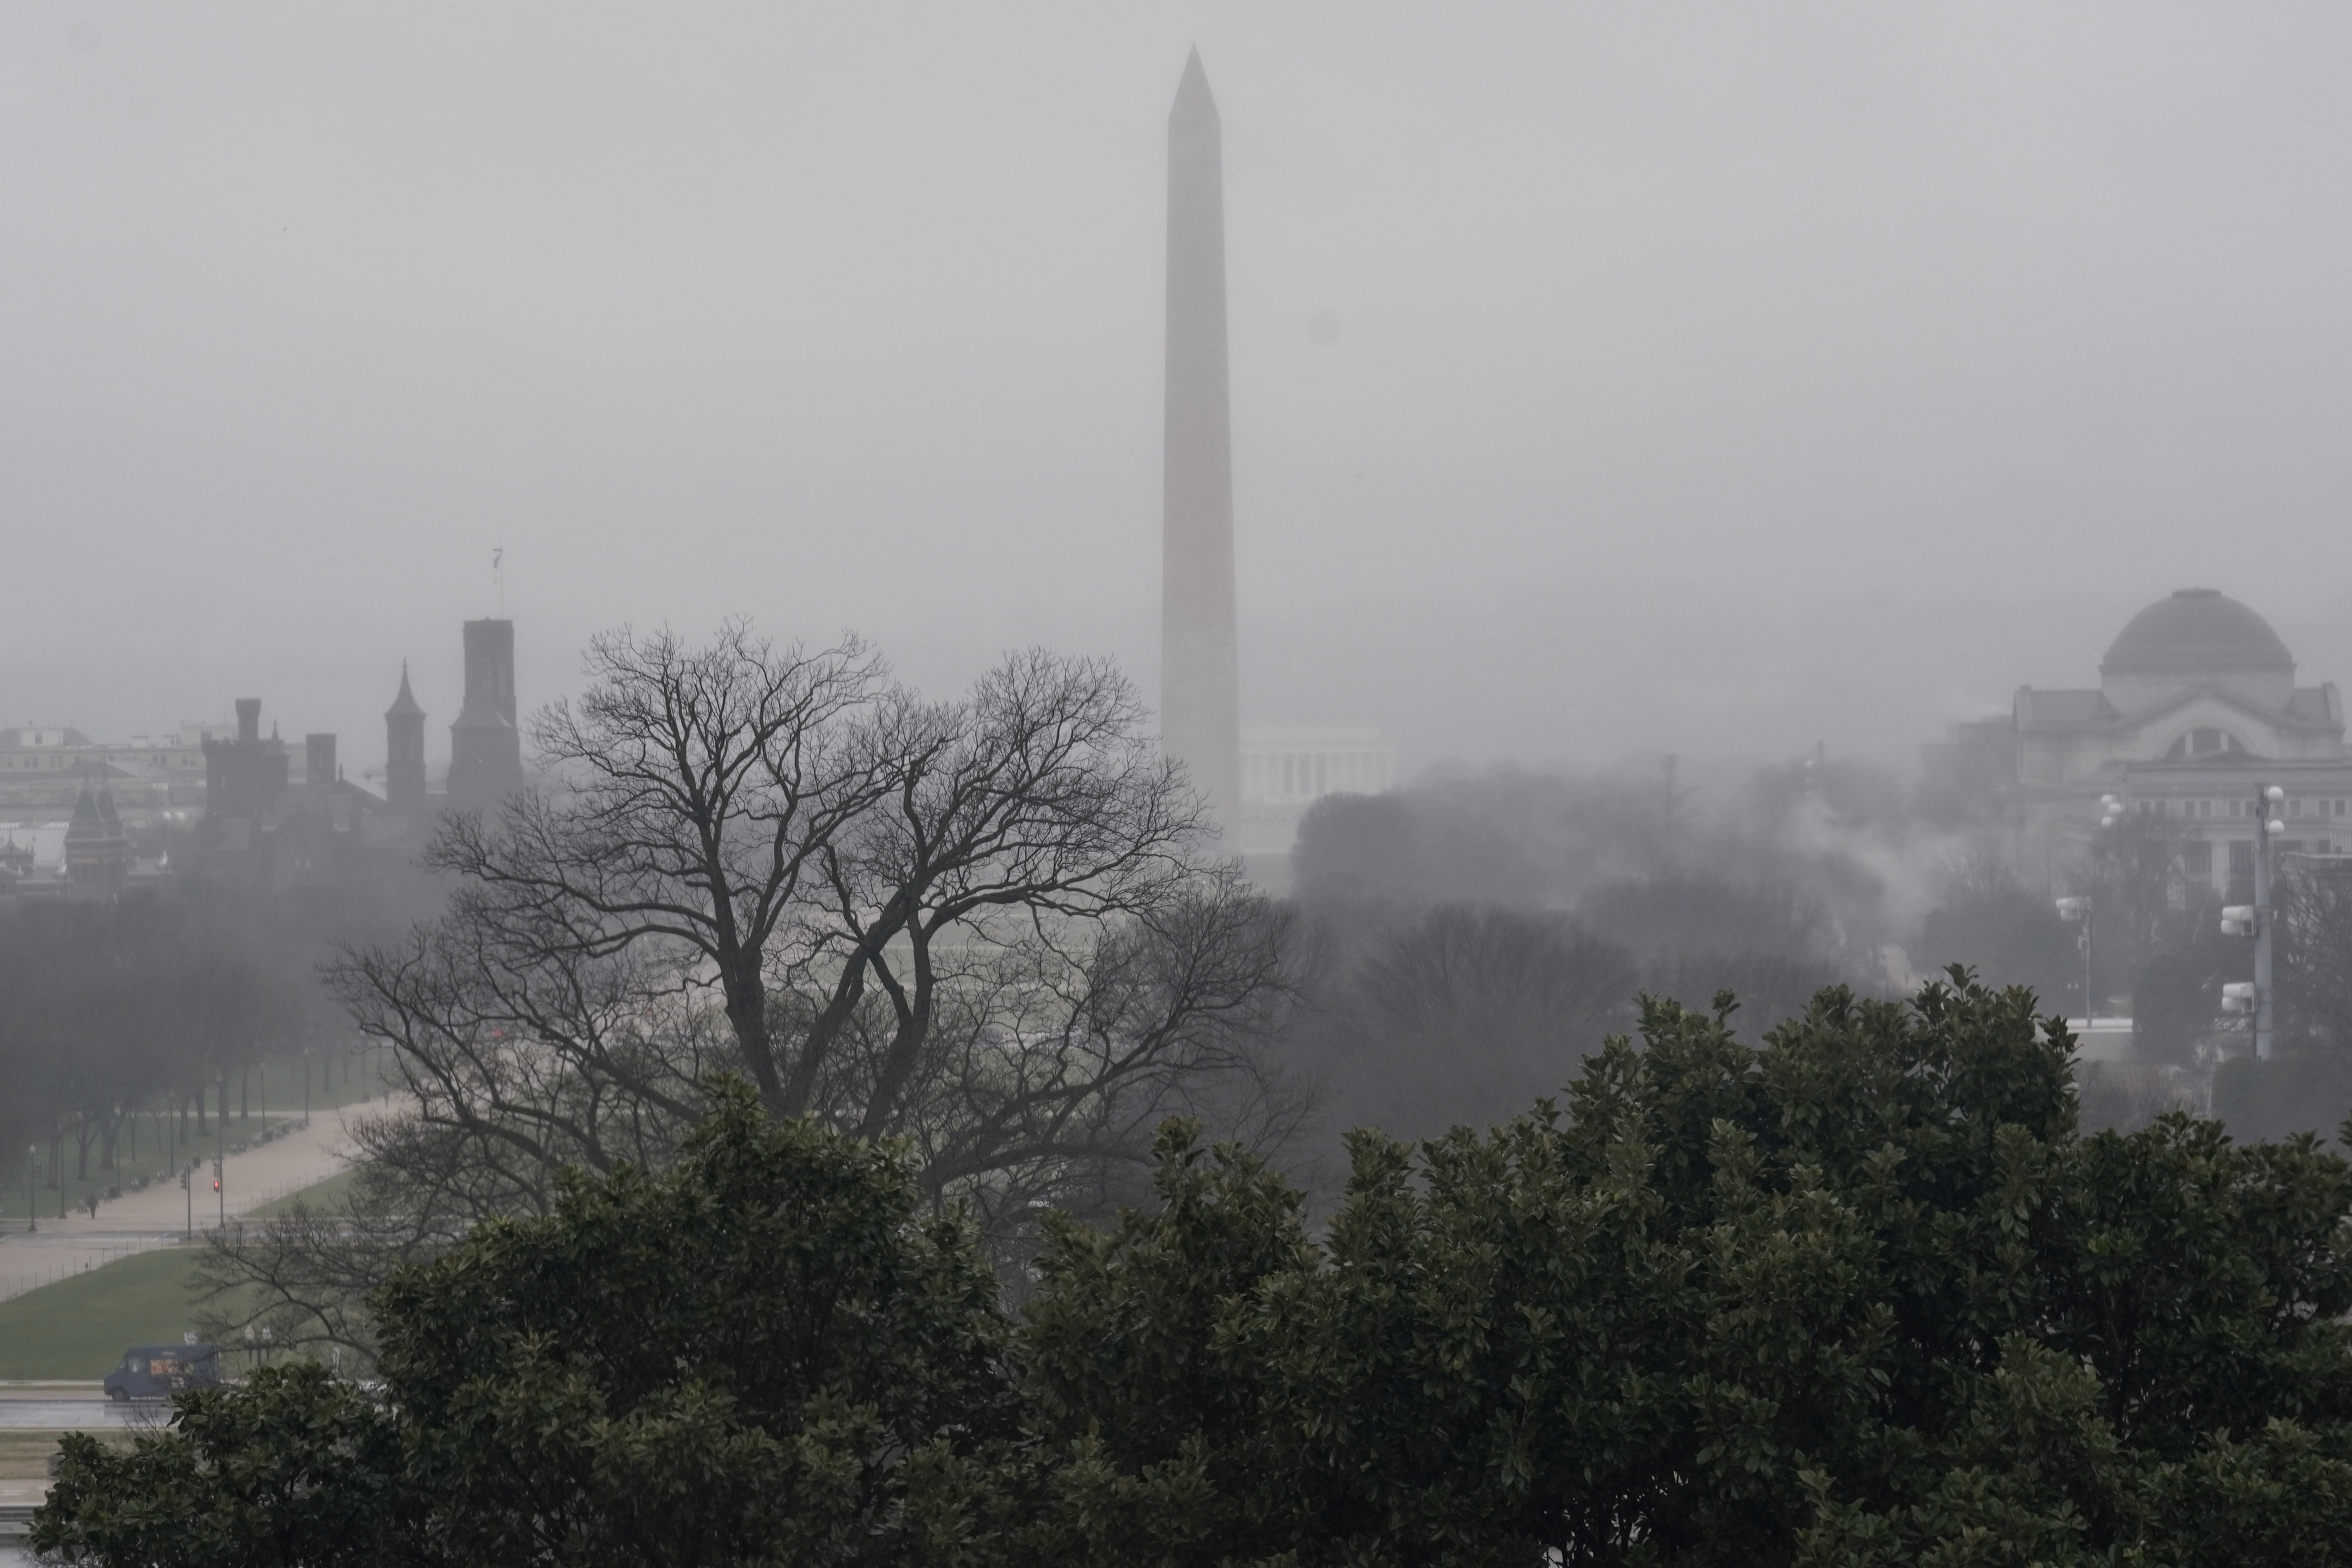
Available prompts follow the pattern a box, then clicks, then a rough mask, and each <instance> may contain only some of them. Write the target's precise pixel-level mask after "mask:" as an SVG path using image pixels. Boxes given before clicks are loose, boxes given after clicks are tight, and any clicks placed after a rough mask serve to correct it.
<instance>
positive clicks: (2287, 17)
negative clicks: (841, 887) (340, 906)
mask: <svg viewBox="0 0 2352 1568" xmlns="http://www.w3.org/2000/svg"><path fill="white" fill-rule="evenodd" d="M1194 42H1197V43H1198V44H1199V46H1200V47H1201V50H1202V56H1203V58H1204V60H1205V62H1206V64H1207V67H1208V69H1209V74H1210V79H1211V81H1212V83H1213V87H1214V89H1215V91H1216V93H1217V96H1218V99H1219V101H1220V104H1221V107H1222V109H1223V117H1224V125H1225V146H1226V161H1227V163H1226V182H1227V184H1226V189H1227V196H1228V203H1229V208H1228V215H1227V232H1228V236H1229V246H1230V256H1229V265H1230V269H1231V293H1232V303H1233V348H1232V353H1233V365H1234V410H1235V443H1234V444H1235V453H1236V458H1235V461H1236V489H1237V525H1236V526H1237V538H1238V551H1239V560H1240V571H1241V576H1242V587H1241V595H1242V613H1243V621H1244V677H1243V679H1244V707H1245V710H1247V716H1249V717H1252V718H1271V719H1314V718H1331V719H1357V718H1370V719H1374V720H1377V721H1380V722H1381V723H1383V724H1384V725H1386V726H1387V727H1388V728H1389V729H1390V730H1391V731H1392V732H1394V733H1395V734H1396V736H1397V738H1398V739H1399V741H1400V742H1402V744H1403V745H1404V747H1405V749H1406V752H1407V754H1408V757H1409V758H1412V759H1421V760H1425V759H1427V758H1430V757H1434V756H1438V755H1443V754H1447V753H1455V754H1460V755H1464V756H1469V757H1479V756H1500V755H1520V756H1526V757H1529V758H1541V759H1548V758H1557V757H1565V758H1570V759H1574V760H1583V761H1596V762H1597V761H1601V760H1604V759H1606V758H1608V757H1610V756H1612V755H1615V754H1618V753H1620V752H1626V751H1629V750H1633V749H1638V748H1646V747H1674V748H1676V749H1679V750H1682V751H1684V752H1687V753H1697V754H1705V753H1727V752H1740V753H1749V754H1758V755H1764V754H1772V753H1775V752H1793V751H1794V750H1797V749H1801V748H1803V747H1805V746H1808V745H1810V743H1811V740H1812V739H1814V738H1815V737H1816V736H1820V737H1822V738H1827V739H1829V740H1830V741H1831V742H1832V744H1833V745H1836V746H1841V747H1852V748H1865V749H1869V748H1875V749H1878V750H1881V751H1883V752H1887V753H1888V754H1897V753H1900V752H1903V751H1904V750H1906V749H1907V748H1908V747H1909V746H1911V745H1912V744H1914V743H1915V742H1917V741H1918V740H1921V739H1926V738H1929V737H1930V736H1932V735H1933V734H1934V733H1935V732H1936V731H1937V729H1938V727H1939V726H1940V725H1941V724H1942V723H1943V722H1944V721H1947V720H1948V719H1951V718H1955V717H1960V716H1965V715H1967V714H1969V713H1972V712H1975V711H1978V710H1981V709H1984V708H1986V707H1988V706H1991V707H1998V706H2000V704H2002V703H2004V702H2005V701H2006V700H2007V694H2008V692H2009V690H2010V689H2011V687H2013V686H2015V685H2016V684H2018V683H2019V682H2021V681H2032V682H2035V683H2039V684H2053V685H2063V684H2086V683H2088V682H2089V681H2090V680H2091V679H2093V678H2094V671H2093V668H2092V667H2093V666H2095V663H2096V660H2097V658H2098V655H2099V652H2100V650H2101V649H2102V648H2103V647H2104V646H2105V643H2106V641H2107V640H2108V638H2109V637H2111V636H2112V635H2113V632H2114V630H2115V628H2116V626H2117V625H2118V624H2119V623H2120V621H2121V619H2122V618H2123V616H2125V615H2126V614H2127V613H2128V612H2129V610H2130V609H2132V608H2133V607H2135V606H2136V605H2137V604H2138V603H2140V602H2142V601H2144V600H2147V599H2150V598H2153V597H2156V596H2158V595H2160V594H2162V593H2164V592H2166V591H2168V590H2169V589H2172V588H2175V587H2179V586H2182V585H2187V584H2211V585H2214V586H2219V587H2221V588H2223V589H2224V590H2226V591H2228V592H2231V593H2232V594H2234V595H2237V596H2239V597H2241V598H2243V599H2245V600H2247V601H2248V602H2250V603H2252V604H2253V605H2255V606H2256V607H2257V608H2260V609H2262V610H2263V611H2264V612H2265V613H2267V614H2269V615H2271V616H2273V619H2274V620H2275V621H2276V623H2277V624H2278V625H2279V626H2280V629H2281V631H2282V632H2283V633H2284V635H2285V636H2286V637H2287V638H2288V640H2289V642H2290V644H2291V645H2292V646H2293V647H2294V648H2295V650H2296V652H2297V653H2298V654H2299V655H2300V656H2301V657H2302V658H2303V661H2304V673H2305V679H2345V680H2347V681H2352V592H2347V589H2352V584H2347V576H2346V568H2347V536H2346V530H2345V527H2344V520H2345V505H2344V498H2345V496H2346V493H2347V479H2352V473H2347V465H2352V443H2347V440H2346V438H2345V434H2344V431H2345V428H2346V424H2347V413H2352V384H2347V374H2352V373H2347V366H2352V352H2348V351H2352V342H2347V337H2352V331H2347V329H2352V303H2348V302H2347V300H2352V290H2347V282H2346V280H2347V278H2352V203H2347V194H2352V182H2347V174H2352V169H2347V164H2352V94H2347V92H2345V91H2344V90H2343V87H2342V84H2343V82H2344V81H2345V80H2346V79H2347V76H2348V75H2352V70H2347V68H2352V10H2347V8H2346V7H2345V6H2343V5H2340V4H2339V5H2226V6H2224V5H2194V6H2191V5H2153V4H2148V3H2147V0H2131V3H2127V4H2124V3H2119V4H2072V5H2070V4H2053V3H2050V0H2033V3H2030V4H1992V3H1987V0H1967V3H1964V4H1940V5H1937V4H1921V5H1885V4H1878V3H1871V4H1849V5H1798V4H1782V5H1769V6H1757V5H1675V6H1659V5H1653V4H1625V5H1568V4H1560V3H1559V0H1547V3H1544V4H1534V5H1478V6H1434V5H1425V4H1420V5H1397V4H1385V5H1384V4H1370V3H1367V0H1346V3H1344V4H1342V3H1329V4H1306V3H1286V4H1280V5H1266V4H1264V3H1262V0H1261V3H1258V4H1251V5H1156V6H1140V7H1139V6H1107V5H1100V4H1098V3H1086V4H1076V3H1073V4H1066V5H1024V4H998V5H989V6H951V5H939V4H937V3H936V0H934V3H930V4H924V5H883V4H860V5H826V6H815V5H791V6H787V5H743V6H725V7H722V6H716V5H708V6H668V5H665V6H652V5H583V4H578V3H572V4H566V5H480V4H467V5H425V4H411V3H404V4H401V5H375V6H352V5H335V6H321V5H309V4H305V5H260V4H240V5H234V6H229V5H143V6H139V7H131V6H121V5H100V4H51V3H47V0H19V3H18V4H15V5H9V6H7V7H5V8H0V136H5V155H0V214H5V218H0V234H5V242H0V366H5V370H0V375H5V382H0V385H5V392H0V485H5V492H0V494H4V496H5V499H4V500H0V505H5V521H0V529H5V552H0V574H5V602H0V719H5V720H12V721H14V720H28V719H39V720H44V721H61V722H69V723H80V724H83V725H84V726H86V727H89V728H92V729H95V730H98V731H103V732H105V733H108V734H124V733H128V732H131V731H139V730H145V729H148V728H152V727H158V726H162V725H164V724H168V723H170V722H172V721H175V720H177V719H179V718H182V717H196V716H200V715H211V714H220V713H225V712H226V710H227V709H228V704H229V700H230V699H231V698H232V697H235V696H237V695H242V694H253V693H257V694H259V695H261V696H263V697H264V698H265V699H266V700H267V701H268V710H267V711H268V714H269V715H270V716H271V717H273V718H277V719H279V720H281V721H283V723H284V724H285V727H286V729H287V731H288V732H289V733H295V732H299V731H303V730H307V729H313V728H329V729H337V730H340V731H343V732H344V734H345V735H346V737H347V738H346V740H345V742H344V746H345V749H346V755H347V756H349V757H351V758H352V759H353V760H354V761H356V762H359V763H364V764H373V763H374V762H376V761H378V760H380V757H381V752H382V732H381V726H380V724H378V722H377V721H376V717H375V716H376V715H377V714H378V713H380V712H381V710H382V709H383V706H384V705H385V703H386V702H387V701H388V700H390V697H391V695H392V689H393V687H394V682H395V681H396V679H397V673H398V667H399V661H400V660H401V658H403V657H406V658H411V659H413V660H414V661H415V666H416V671H417V684H418V695H419V696H420V698H421V699H422V700H424V702H425V706H426V707H427V708H428V709H429V710H431V711H432V714H433V723H434V728H435V731H436V741H437V742H438V743H439V744H440V745H441V746H443V747H446V730H445V729H443V728H442V727H443V726H445V725H446V721H447V720H448V719H449V718H450V717H452V716H454V713H455V710H456V707H457V622H458V621H459V620H460V619H462V618H463V617H465V616H469V615H480V614H484V613H488V612H489V611H490V610H492V608H493V607H494V601H493V599H492V596H491V587H490V580H489V572H488V557H489V552H490V551H491V550H492V548H493V547H498V546H503V547H504V548H505V549H506V550H507V552H508V582H507V590H506V605H507V608H508V610H509V612H510V613H511V614H512V615H513V616H515V618H516V619H517V621H518V623H519V632H518V636H519V639H520V648H521V654H522V669H521V677H522V679H521V685H522V688H523V697H524V700H525V701H526V703H529V702H532V701H534V700H541V699H544V698H545V697H547V696H549V695H551V694H553V692H554V691H555V690H557V689H560V688H561V687H562V686H563V685H564V684H566V683H567V682H568V681H569V679H571V676H572V669H573V668H574V657H575V653H576V649H577V647H578V645H579V642H580V641H581V639H582V638H583V637H584V635H585V634H586V633H587V632H588V631H590V630H592V629H593V628H595V627H597V626H604V625H609V624H612V623H614V622H618V621H622V620H630V619H634V620H637V621H641V622H644V621H654V620H659V619H664V618H668V619H671V620H674V621H675V622H677V623H678V624H679V625H681V626H688V627H699V626H705V625H707V624H708V623H709V621H710V620H711V619H712V618H714V617H716V616H720V615H722V614H726V613H729V612H734V611H741V612H748V613H751V614H752V615H754V616H757V617H758V619H759V620H760V621H761V623H762V624H763V625H764V626H767V627H768V628H770V629H772V630H773V631H776V632H779V633H786V634H802V633H804V634H808V635H812V636H820V637H821V636H824V635H828V634H830V633H831V632H832V631H834V630H835V629H836V628H838V627H840V626H845V625H853V626H858V627H860V628H861V629H863V630H865V631H866V632H867V633H869V634H870V635H872V636H874V637H877V638H878V639H880V640H881V641H882V642H883V643H884V644H885V645H886V647H887V648H888V649H889V650H890V651H892V652H893V653H894V654H895V655H896V656H897V657H898V661H899V663H900V665H901V667H902V668H905V669H906V670H907V671H908V673H909V674H910V675H912V676H915V677H916V678H918V679H921V680H923V681H924V682H925V683H927V684H929V685H933V686H945V685H948V684H951V683H953V682H955V681H957V680H960V679H961V678H963V677H964V676H966V675H968V674H969V673H970V672H971V670H972V669H974V668H977V667H978V666H979V665H981V664H982V663H984V662H985V661H986V660H987V659H988V658H991V657H992V655H993V654H994V653H995V652H996V651H997V650H998V649H999V648H1001V647H1004V646H1007V645H1010V644H1015V643H1025V642H1032V641H1045V642H1050V643H1054V644H1057V645H1060V646H1064V647H1073V648H1085V649H1099V650H1106V651H1112V652H1116V653H1118V654H1120V655H1121V656H1122V657H1124V658H1127V659H1128V660H1129V663H1130V665H1131V667H1132V668H1134V669H1135V671H1136V673H1137V674H1138V676H1139V679H1143V680H1144V681H1145V682H1146V683H1147V687H1148V686H1149V684H1150V682H1151V681H1152V679H1154V675H1155V672H1154V670H1153V669H1152V668H1151V660H1152V658H1153V655H1154V650H1155V647H1156V636H1155V632H1154V626H1155V624H1156V623H1155V617H1156V614H1157V586H1156V581H1155V574H1156V569H1157V558H1158V530H1159V468H1160V450H1159V440H1160V424H1159V420H1160V300H1161V294H1160V290H1161V285H1162V279H1161V246H1162V240H1163V237H1162V225H1163V221H1164V210H1163V206H1162V203H1163V200H1164V184H1163V181H1164V173H1163V158H1164V137H1165V125H1166V110H1167V106H1168V100H1169V98H1170V95H1171V93H1172V91H1173V89H1174V87H1175V83H1176V79H1177V75H1178V72H1179V69H1180V68H1181V64H1182V61H1183V57H1184V51H1185V49H1186V47H1188V46H1189V45H1191V44H1192V43H1194ZM1318 312H1330V313H1333V314H1335V315H1336V316H1337V318H1338V320H1339V325H1340V331H1339V337H1338V339H1337V341H1335V342H1328V343H1318V342H1316V341H1314V340H1313V338H1312V337H1310V334H1309V331H1308V324H1309V322H1310V321H1311V320H1312V319H1313V318H1314V317H1315V316H1316V315H1317V314H1318Z"/></svg>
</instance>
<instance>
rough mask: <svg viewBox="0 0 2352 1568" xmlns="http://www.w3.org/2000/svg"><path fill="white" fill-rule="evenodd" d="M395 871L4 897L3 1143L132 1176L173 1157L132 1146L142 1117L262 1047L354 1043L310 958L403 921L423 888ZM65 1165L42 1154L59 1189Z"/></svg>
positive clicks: (178, 1107)
mask: <svg viewBox="0 0 2352 1568" xmlns="http://www.w3.org/2000/svg"><path fill="white" fill-rule="evenodd" d="M154 847H156V848H157V849H159V850H160V851H161V852H163V853H170V852H172V851H173V850H174V849H176V850H178V851H179V852H180V853H181V854H182V855H183V856H185V855H186V854H187V853H188V845H187V843H186V840H185V836H184V835H181V836H159V838H158V840H157V842H156V845H155V846H154ZM383 869H384V870H385V872H386V875H384V876H383V877H381V878H371V879H361V880H359V881H357V882H354V883H346V884H337V885H320V886H307V887H301V888H294V889H278V888H272V887H268V886H257V885H254V884H253V883H251V882H248V881H247V880H244V879H238V878H234V877H222V876H212V875H206V874H204V873H202V872H191V873H186V874H183V875H181V876H178V877H175V878H173V879H168V880H166V881H164V882H163V885H162V886H159V887H155V888H151V889H140V890H139V891H137V892H136V893H134V894H131V895H129V896H124V897H121V898H118V899H115V900H109V901H104V902H83V901H79V900H54V899H52V900H9V901H8V902H7V903H6V904H5V905H0V997H5V1005H0V1086H5V1092H0V1149H6V1150H9V1151H11V1152H14V1153H15V1154H16V1155H17V1156H18V1157H21V1155H22V1152H23V1151H24V1150H25V1149H26V1146H27V1145H28V1144H40V1145H43V1146H44V1147H46V1148H47V1149H49V1150H51V1151H52V1152H56V1151H62V1153H63V1156H64V1169H65V1170H67V1171H68V1172H70V1173H71V1174H72V1176H73V1179H75V1180H76V1181H89V1180H90V1179H92V1177H93V1175H94V1174H98V1173H114V1174H116V1175H117V1176H118V1177H119V1178H120V1181H121V1184H125V1185H127V1184H131V1183H132V1182H134V1181H136V1180H138V1179H139V1178H141V1177H142V1176H145V1175H147V1174H150V1173H154V1172H156V1171H159V1170H164V1169H167V1168H170V1167H172V1166H173V1165H175V1164H176V1163H177V1162H178V1159H179V1156H178V1155H177V1154H176V1153H175V1152H173V1151H171V1150H165V1149H158V1148H155V1147H153V1146H152V1142H151V1143H150V1144H149V1145H148V1146H145V1147H140V1148H137V1149H135V1151H134V1148H133V1146H132V1142H131V1141H132V1140H133V1139H134V1138H135V1131H134V1130H133V1119H134V1118H135V1117H139V1116H142V1115H146V1114H149V1113H154V1114H158V1115H163V1116H167V1117H170V1116H177V1117H180V1118H185V1119H192V1120H195V1121H203V1120H204V1119H205V1117H207V1116H208V1115H211V1114H216V1113H219V1112H220V1111H221V1110H222V1109H223V1108H225V1107H226V1105H227V1103H228V1095H229V1093H230V1089H231V1087H232V1086H233V1085H236V1084H237V1083H239V1082H240V1081H241V1078H242V1075H243V1074H244V1073H245V1072H246V1070H247V1068H250V1067H251V1066H252V1065H253V1064H254V1063H256V1062H257V1061H259V1060H260V1059H262V1058H265V1057H268V1056H271V1055H274V1054H278V1053H283V1052H287V1051H292V1050H298V1049H301V1048H303V1047H312V1048H319V1049H321V1050H323V1049H325V1048H327V1047H330V1046H331V1045H334V1044H338V1043H341V1042H346V1041H348V1040H349V1039H350V1038H351V1029H350V1025H349V1023H348V1021H347V1020H346V1019H345V1017H344V1016H343V1014H342V1012H341V1008H339V1007H338V1006H336V1005H335V1004H334V1001H333V999H332V998H331V997H330V996H328V995H327V994H325V993H324V992H323V991H322V990H321V989H320V984H319V976H318V973H317V971H316V968H315V965H316V964H317V963H318V962H320V960H322V959H324V958H326V957H327V956H328V955H329V954H330V953H331V951H332V948H333V944H334V942H337V941H338V940H347V941H362V940H370V939H373V938H374V937H377V936H380V935H383V934H385V933H387V932H389V931H393V930H396V929H397V928H398V925H399V923H400V921H402V920H404V919H405V918H407V914H408V910H409V907H410V906H411V905H412V903H413V901H414V900H415V899H416V898H417V897H418V895H419V889H418V888H417V887H416V885H415V881H414V879H411V878H409V877H407V876H406V875H404V874H403V873H401V872H400V871H399V870H398V868H383ZM134 1152H135V1156H136V1157H135V1158H134ZM10 1168H11V1169H12V1170H14V1169H16V1166H15V1164H14V1163H13V1162H12V1163H11V1166H10ZM46 1180H47V1185H48V1186H50V1187H51V1188H54V1187H55V1186H56V1185H57V1181H58V1166H57V1164H56V1163H53V1162H51V1163H48V1175H47V1178H46Z"/></svg>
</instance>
